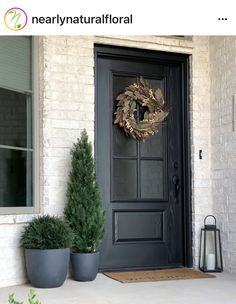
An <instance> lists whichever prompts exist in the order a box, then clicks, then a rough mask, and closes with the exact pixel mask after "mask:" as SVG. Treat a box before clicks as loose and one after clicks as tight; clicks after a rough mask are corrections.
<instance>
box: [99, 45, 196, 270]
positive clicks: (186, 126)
mask: <svg viewBox="0 0 236 304" xmlns="http://www.w3.org/2000/svg"><path fill="white" fill-rule="evenodd" d="M94 56H95V58H94V60H95V124H94V126H95V132H94V135H95V147H94V151H95V156H96V155H97V141H98V138H97V129H98V120H97V107H98V101H97V88H98V84H97V58H98V57H100V58H101V57H103V58H117V59H122V58H125V59H128V60H132V59H133V60H134V59H135V60H140V61H143V62H145V61H146V62H150V61H151V62H156V63H158V64H170V65H176V64H177V65H180V66H181V80H182V81H181V86H180V89H181V94H182V101H183V103H182V111H181V118H182V119H181V122H182V124H181V133H182V143H181V146H182V151H183V155H182V157H183V186H184V189H183V222H182V225H183V242H184V244H183V248H184V254H183V262H184V263H183V265H184V266H185V267H192V266H193V254H192V245H193V241H192V187H191V185H192V183H191V150H190V148H191V145H190V130H191V128H190V126H191V125H190V94H189V92H190V89H189V83H190V81H189V78H190V72H189V70H190V68H189V67H190V60H189V59H190V55H187V54H181V53H170V52H163V51H152V50H146V49H138V48H137V49H136V48H129V47H118V46H110V45H101V44H95V45H94Z"/></svg>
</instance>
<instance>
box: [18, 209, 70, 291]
mask: <svg viewBox="0 0 236 304" xmlns="http://www.w3.org/2000/svg"><path fill="white" fill-rule="evenodd" d="M73 237H74V235H73V232H72V231H71V229H70V227H69V225H68V223H67V222H66V221H64V220H63V219H61V218H59V217H56V216H50V215H43V216H40V217H38V218H35V219H33V220H32V221H31V222H30V223H29V224H28V225H27V226H26V227H25V228H24V231H23V233H22V236H21V245H22V247H24V248H25V260H26V270H27V275H28V278H29V280H30V282H31V284H32V285H33V286H35V287H39V288H54V287H59V286H61V285H62V284H63V283H64V281H65V279H66V275H67V271H68V264H69V256H70V247H71V245H72V241H73Z"/></svg>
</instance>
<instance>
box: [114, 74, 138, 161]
mask: <svg viewBox="0 0 236 304" xmlns="http://www.w3.org/2000/svg"><path fill="white" fill-rule="evenodd" d="M135 81H136V78H135V77H128V76H118V75H113V94H114V101H115V99H116V97H117V96H118V95H119V94H121V93H122V92H123V91H124V90H125V88H126V87H128V86H129V85H130V84H132V83H134V82H135ZM115 110H116V102H114V109H113V113H114V112H115ZM113 151H114V156H126V157H127V156H136V155H137V142H136V141H135V140H134V139H133V138H131V137H130V136H127V135H126V134H125V132H124V130H123V129H122V128H120V127H119V126H118V125H114V124H113Z"/></svg>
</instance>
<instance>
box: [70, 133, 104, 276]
mask: <svg viewBox="0 0 236 304" xmlns="http://www.w3.org/2000/svg"><path fill="white" fill-rule="evenodd" d="M71 155H72V169H71V172H70V176H69V182H68V189H67V205H66V207H65V218H66V219H67V221H68V222H69V224H70V227H71V229H72V231H73V233H74V235H75V237H74V242H73V248H72V253H71V263H72V272H73V275H74V278H75V279H76V280H77V281H92V280H94V279H95V278H96V276H97V273H98V267H99V251H98V245H99V243H100V241H101V240H102V238H103V234H104V221H105V215H104V210H103V208H102V204H101V196H100V192H99V188H98V184H97V181H96V174H95V161H94V158H93V155H92V145H91V143H90V142H89V141H88V135H87V133H86V131H85V130H83V132H82V133H81V136H80V138H79V139H78V141H77V142H76V143H75V144H74V146H73V148H72V150H71Z"/></svg>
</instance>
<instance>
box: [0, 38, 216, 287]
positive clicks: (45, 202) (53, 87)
mask: <svg viewBox="0 0 236 304" xmlns="http://www.w3.org/2000/svg"><path fill="white" fill-rule="evenodd" d="M94 43H103V44H109V45H120V46H127V47H137V48H143V49H152V50H161V51H170V52H181V53H186V54H192V64H191V75H190V77H191V92H190V95H191V146H192V176H193V183H192V185H193V202H192V203H193V232H194V248H198V236H199V229H200V226H201V225H202V220H203V216H204V215H205V214H207V213H208V212H211V206H212V201H211V179H210V167H211V160H210V154H211V150H210V96H209V88H210V87H209V40H208V37H194V39H193V41H182V40H180V39H173V38H165V37H156V36H132V37H127V36H116V37H114V36H107V37H102V36H99V37H93V36H88V37H87V36H73V37H70V36H66V37H62V36H48V37H41V38H39V45H40V47H39V53H40V60H39V70H40V73H39V74H40V79H39V80H40V101H39V102H40V126H41V128H40V132H41V136H40V161H41V167H40V190H41V191H40V197H41V199H40V201H41V212H42V213H51V214H61V213H62V212H63V208H64V204H65V191H66V182H67V178H68V172H69V163H70V156H69V151H70V148H71V146H72V143H73V142H74V141H75V140H76V138H77V137H78V136H79V134H80V132H81V130H82V129H83V128H86V129H87V130H88V133H89V137H90V140H91V141H92V142H93V141H94V57H93V45H94ZM199 149H202V150H203V159H202V160H199V159H198V151H199ZM31 218H32V216H0V248H4V252H3V250H0V261H1V262H0V263H1V264H0V270H1V271H0V286H4V285H12V284H18V283H21V282H24V280H25V275H24V267H23V260H22V256H21V254H22V253H21V252H22V251H21V250H19V235H20V231H21V229H22V223H24V222H26V221H27V220H29V219H31ZM6 239H7V240H8V241H9V245H8V246H5V245H4V243H5V242H6ZM1 246H2V247H1ZM194 257H195V264H196V263H197V260H196V258H197V250H195V249H194ZM4 265H7V267H8V270H7V271H5V268H4V267H5V266H4ZM1 266H2V267H3V268H1ZM2 269H3V270H4V271H2Z"/></svg>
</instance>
